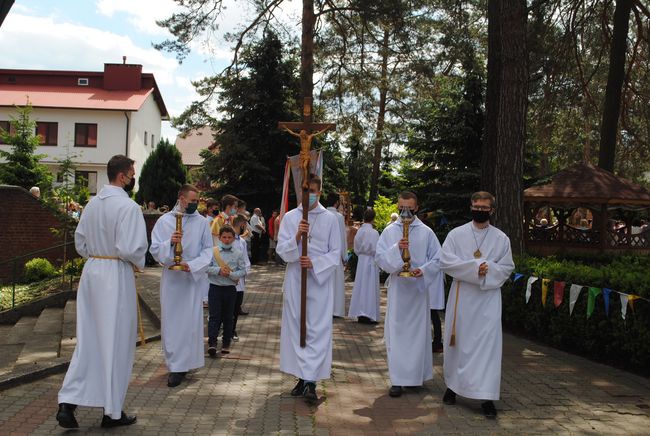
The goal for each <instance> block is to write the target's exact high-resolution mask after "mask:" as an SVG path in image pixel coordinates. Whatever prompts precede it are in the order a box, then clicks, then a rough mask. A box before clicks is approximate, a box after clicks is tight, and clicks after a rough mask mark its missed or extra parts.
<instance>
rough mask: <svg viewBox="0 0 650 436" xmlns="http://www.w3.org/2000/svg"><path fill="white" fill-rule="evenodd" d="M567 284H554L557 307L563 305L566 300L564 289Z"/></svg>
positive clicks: (554, 301) (554, 300)
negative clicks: (563, 300) (564, 299)
mask: <svg viewBox="0 0 650 436" xmlns="http://www.w3.org/2000/svg"><path fill="white" fill-rule="evenodd" d="M565 286H566V282H555V283H554V284H553V303H554V304H555V307H556V308H557V307H560V304H562V299H563V298H564V287H565Z"/></svg>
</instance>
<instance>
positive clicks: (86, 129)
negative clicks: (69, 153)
mask: <svg viewBox="0 0 650 436" xmlns="http://www.w3.org/2000/svg"><path fill="white" fill-rule="evenodd" d="M74 146H75V147H97V124H86V123H75V125H74Z"/></svg>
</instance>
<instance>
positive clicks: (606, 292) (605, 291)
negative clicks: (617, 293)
mask: <svg viewBox="0 0 650 436" xmlns="http://www.w3.org/2000/svg"><path fill="white" fill-rule="evenodd" d="M611 292H612V290H611V289H609V288H603V300H604V301H605V315H607V316H609V294H611Z"/></svg>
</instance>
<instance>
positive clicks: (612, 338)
mask: <svg viewBox="0 0 650 436" xmlns="http://www.w3.org/2000/svg"><path fill="white" fill-rule="evenodd" d="M515 264H516V265H517V267H516V269H515V271H516V272H518V273H522V274H524V277H523V278H521V279H519V280H518V281H517V282H515V283H513V282H512V281H508V282H507V283H506V284H505V285H504V286H503V289H502V296H503V316H502V320H503V325H504V327H505V328H506V329H508V330H509V331H511V332H513V333H516V334H522V335H524V336H528V337H531V338H534V339H536V340H539V341H541V342H544V343H547V344H549V345H552V346H554V347H557V348H560V349H563V350H566V351H568V352H571V353H575V354H580V355H584V356H587V357H589V358H591V359H593V360H596V361H600V362H603V363H607V364H610V365H614V366H618V367H622V368H625V369H630V370H634V371H635V372H639V373H642V374H646V375H647V374H650V303H649V302H646V301H642V300H637V301H635V310H634V311H632V308H631V307H628V310H627V316H626V319H625V320H623V319H622V318H621V301H620V297H619V294H617V293H614V292H612V293H611V294H610V304H609V316H607V315H606V314H605V307H604V301H603V295H602V293H601V294H600V295H599V296H598V297H597V298H596V308H595V310H594V312H593V314H592V315H591V317H590V318H587V295H588V289H587V287H589V286H593V287H598V288H603V287H606V288H610V289H613V290H615V291H620V292H624V293H627V294H636V295H639V296H642V297H645V298H650V256H617V257H610V258H607V257H600V258H591V259H558V258H554V257H547V258H536V257H522V258H519V259H516V260H515ZM531 275H534V276H536V277H539V280H537V281H536V282H535V283H534V284H533V287H532V295H531V298H530V301H529V303H528V304H526V298H525V294H526V280H527V279H528V277H529V276H531ZM543 278H548V279H551V280H559V281H565V282H566V287H565V289H564V298H563V300H562V304H561V305H560V306H559V307H558V308H556V307H555V305H554V304H553V283H552V282H551V283H550V285H549V290H548V295H547V301H546V307H544V306H542V302H541V295H542V294H541V286H542V279H543ZM571 284H579V285H583V286H586V287H585V288H583V289H582V292H581V293H580V296H579V298H578V301H577V302H576V305H575V307H574V309H573V314H572V315H571V316H569V289H570V286H571Z"/></svg>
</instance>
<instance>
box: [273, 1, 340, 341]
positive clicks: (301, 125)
mask: <svg viewBox="0 0 650 436" xmlns="http://www.w3.org/2000/svg"><path fill="white" fill-rule="evenodd" d="M314 21H315V18H314V1H313V0H303V2H302V46H301V53H300V82H301V88H302V98H303V105H302V121H301V122H280V123H278V128H280V129H282V130H286V131H287V132H289V133H291V134H292V135H294V136H297V137H299V138H300V168H301V176H302V184H301V186H302V219H304V220H305V221H308V219H309V167H310V162H309V155H310V152H311V141H312V139H314V137H315V136H317V135H320V134H321V133H324V132H325V131H327V130H329V129H334V128H335V127H336V125H335V124H331V123H313V122H312V112H313V111H312V100H313V97H312V95H313V89H314V82H313V74H314ZM307 240H308V238H307V236H306V235H304V236H303V237H302V239H301V241H302V256H307ZM306 337H307V268H302V271H301V275H300V346H301V347H303V348H304V347H305V345H306Z"/></svg>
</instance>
